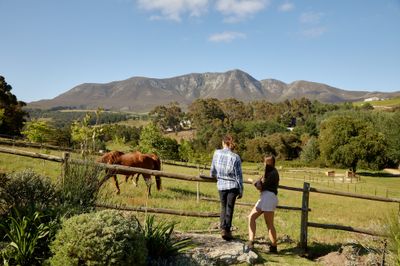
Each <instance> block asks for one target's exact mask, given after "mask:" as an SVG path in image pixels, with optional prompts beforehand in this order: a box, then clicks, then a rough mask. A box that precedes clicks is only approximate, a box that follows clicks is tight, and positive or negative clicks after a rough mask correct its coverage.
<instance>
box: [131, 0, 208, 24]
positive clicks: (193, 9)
mask: <svg viewBox="0 0 400 266" xmlns="http://www.w3.org/2000/svg"><path fill="white" fill-rule="evenodd" d="M208 1H209V0H138V1H137V2H138V5H139V7H140V8H142V9H144V10H148V11H158V12H160V15H153V16H151V17H150V19H152V20H158V19H168V20H175V21H181V16H182V15H184V14H189V15H190V16H200V15H201V14H203V13H204V12H206V11H207V7H208Z"/></svg>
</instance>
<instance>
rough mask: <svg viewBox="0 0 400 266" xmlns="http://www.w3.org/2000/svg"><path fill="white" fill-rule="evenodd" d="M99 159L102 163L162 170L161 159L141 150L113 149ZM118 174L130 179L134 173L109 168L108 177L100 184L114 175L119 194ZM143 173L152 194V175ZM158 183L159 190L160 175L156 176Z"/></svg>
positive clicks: (149, 192)
mask: <svg viewBox="0 0 400 266" xmlns="http://www.w3.org/2000/svg"><path fill="white" fill-rule="evenodd" d="M157 158H158V157H157ZM97 161H98V162H102V163H108V164H119V165H124V166H130V167H138V168H145V169H151V170H158V171H159V170H161V164H160V160H159V159H158V160H154V159H153V157H152V156H151V155H147V154H142V153H141V152H139V151H136V152H130V153H123V152H120V151H111V152H108V153H106V154H104V155H103V156H102V157H100V158H99V159H98V160H97ZM117 174H123V175H125V179H128V177H129V176H130V175H132V173H131V172H127V171H123V170H108V169H107V170H106V177H105V178H103V180H102V181H101V182H100V185H102V184H103V183H104V182H105V181H106V180H107V179H108V178H110V177H113V179H114V183H115V186H116V188H117V194H119V193H120V189H119V185H118V180H117ZM142 175H143V178H144V179H145V181H146V184H147V187H148V195H149V196H150V195H151V175H149V174H143V173H142ZM156 184H157V190H161V178H160V176H156Z"/></svg>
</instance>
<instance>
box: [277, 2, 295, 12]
mask: <svg viewBox="0 0 400 266" xmlns="http://www.w3.org/2000/svg"><path fill="white" fill-rule="evenodd" d="M293 9H294V4H292V3H289V2H286V3H284V4H282V5H280V6H279V7H278V10H279V11H282V12H289V11H292V10H293Z"/></svg>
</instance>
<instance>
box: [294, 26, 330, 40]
mask: <svg viewBox="0 0 400 266" xmlns="http://www.w3.org/2000/svg"><path fill="white" fill-rule="evenodd" d="M325 32H326V28H325V27H315V28H311V29H306V30H303V31H301V32H300V33H301V35H303V36H304V37H308V38H315V37H319V36H321V35H323V34H324V33H325Z"/></svg>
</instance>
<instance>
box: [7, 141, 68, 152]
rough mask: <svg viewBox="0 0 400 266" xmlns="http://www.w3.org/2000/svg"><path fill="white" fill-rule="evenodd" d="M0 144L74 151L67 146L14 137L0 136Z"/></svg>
mask: <svg viewBox="0 0 400 266" xmlns="http://www.w3.org/2000/svg"><path fill="white" fill-rule="evenodd" d="M0 144H1V145H9V146H17V147H31V148H39V149H48V150H57V151H60V150H61V151H69V152H73V151H75V150H74V149H72V148H68V147H60V146H55V145H49V144H41V143H32V142H26V141H21V140H15V139H3V138H0Z"/></svg>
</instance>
